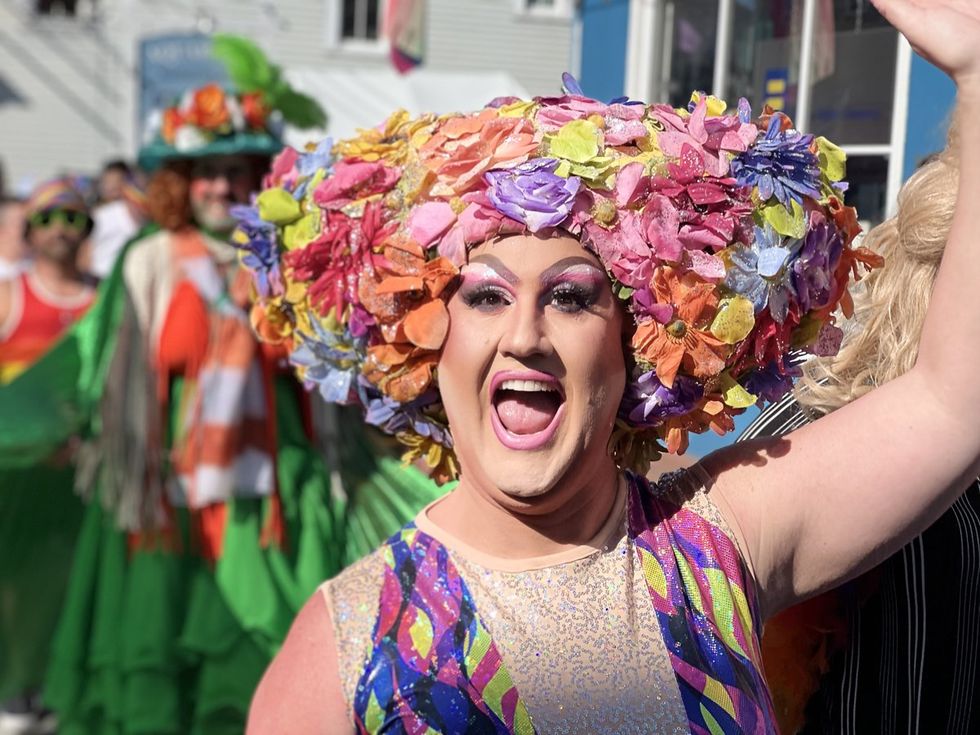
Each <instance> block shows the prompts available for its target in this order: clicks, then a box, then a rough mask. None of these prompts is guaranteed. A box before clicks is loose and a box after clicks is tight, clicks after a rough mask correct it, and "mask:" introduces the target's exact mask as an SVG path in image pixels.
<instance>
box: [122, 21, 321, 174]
mask: <svg viewBox="0 0 980 735" xmlns="http://www.w3.org/2000/svg"><path fill="white" fill-rule="evenodd" d="M212 54H213V55H214V56H215V57H216V58H217V59H218V60H219V61H221V62H222V63H223V64H224V66H225V67H226V69H227V71H228V75H229V77H230V78H231V81H232V84H233V85H234V88H235V89H234V91H230V92H227V91H225V89H223V88H222V87H221V85H219V84H216V83H211V84H205V85H203V86H201V87H198V88H197V89H191V90H188V91H187V92H185V93H184V95H183V96H182V97H181V98H180V99H179V100H178V101H177V102H176V103H175V104H174V105H172V106H170V107H166V108H164V109H162V110H156V111H154V112H153V113H152V114H151V115H150V116H149V118H148V120H147V125H146V130H145V134H144V137H145V139H146V144H145V145H144V147H143V148H142V149H141V150H140V155H139V158H140V165H141V166H143V167H144V168H151V169H152V168H155V167H156V166H157V165H159V163H160V162H161V161H163V160H165V159H168V158H180V157H193V156H203V155H215V154H235V153H251V154H258V155H267V156H272V155H275V154H276V153H278V152H279V151H280V150H281V149H282V143H281V138H282V129H283V124H284V123H286V122H288V123H292V124H293V125H296V126H297V127H299V128H309V127H323V126H324V125H325V124H326V119H327V118H326V115H325V113H324V112H323V109H322V108H321V107H320V105H319V104H317V103H316V102H315V101H314V100H312V99H311V98H309V97H307V96H305V95H302V94H300V93H298V92H296V91H295V90H293V89H292V88H291V87H290V86H289V84H288V83H286V81H285V80H284V79H283V78H282V72H281V70H280V69H279V67H277V66H275V65H274V64H272V63H270V62H269V60H268V59H267V58H266V56H265V54H264V53H263V52H262V50H261V49H259V47H258V46H256V45H255V44H254V43H252V42H251V41H249V40H248V39H245V38H241V37H238V36H231V35H217V36H215V37H214V38H213V39H212Z"/></svg>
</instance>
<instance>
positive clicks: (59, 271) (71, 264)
mask: <svg viewBox="0 0 980 735" xmlns="http://www.w3.org/2000/svg"><path fill="white" fill-rule="evenodd" d="M32 269H33V271H34V275H35V277H36V278H37V279H38V280H40V281H41V283H42V284H44V286H46V287H47V288H49V289H51V291H52V292H54V293H57V294H62V295H64V294H66V293H77V292H78V290H79V288H81V287H84V285H85V281H84V279H83V277H82V273H81V271H79V270H78V267H77V266H76V265H75V261H74V258H72V259H71V260H70V261H67V262H66V261H60V260H55V259H53V258H45V257H43V256H41V257H37V258H36V259H35V260H34V263H33V265H32Z"/></svg>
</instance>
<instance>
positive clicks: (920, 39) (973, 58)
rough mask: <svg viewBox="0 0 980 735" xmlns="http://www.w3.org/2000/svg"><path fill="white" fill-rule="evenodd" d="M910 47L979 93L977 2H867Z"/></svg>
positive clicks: (979, 18) (979, 11) (979, 14)
mask: <svg viewBox="0 0 980 735" xmlns="http://www.w3.org/2000/svg"><path fill="white" fill-rule="evenodd" d="M871 1H872V2H873V3H874V5H875V7H876V8H878V12H880V13H881V14H882V15H883V16H884V17H885V18H886V19H887V20H888V22H889V23H891V24H892V25H893V26H895V28H897V29H898V30H899V31H900V32H901V33H902V35H904V36H905V37H906V38H907V39H908V40H909V43H910V44H912V48H913V49H915V51H916V52H917V53H918V54H919V55H920V56H922V57H923V58H925V59H926V60H927V61H929V62H931V63H933V64H935V65H936V66H938V67H939V68H940V69H942V70H943V71H944V72H946V73H947V74H949V76H950V77H952V78H953V80H954V81H955V82H956V83H957V85H959V86H960V87H961V88H962V87H963V86H964V85H972V86H973V87H975V88H976V89H977V91H978V92H980V0H871Z"/></svg>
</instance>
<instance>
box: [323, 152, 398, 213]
mask: <svg viewBox="0 0 980 735" xmlns="http://www.w3.org/2000/svg"><path fill="white" fill-rule="evenodd" d="M400 175H401V174H400V173H399V172H398V171H397V170H396V169H394V168H390V167H389V166H386V165H385V164H384V163H382V162H381V161H371V162H368V161H350V162H348V161H340V162H339V163H337V165H336V166H334V169H333V174H332V175H331V176H329V177H327V178H326V179H324V181H323V182H322V183H321V184H320V185H319V186H318V187H317V188H316V191H315V192H314V193H313V201H315V202H316V203H317V204H319V205H320V206H321V207H323V208H324V209H327V210H331V209H343V208H344V207H346V206H347V205H348V204H350V203H351V202H352V201H354V200H355V199H362V198H364V197H368V196H371V195H373V194H384V193H385V192H388V191H390V190H391V188H392V187H393V186H394V185H395V184H396V183H397V182H398V178H399V177H400Z"/></svg>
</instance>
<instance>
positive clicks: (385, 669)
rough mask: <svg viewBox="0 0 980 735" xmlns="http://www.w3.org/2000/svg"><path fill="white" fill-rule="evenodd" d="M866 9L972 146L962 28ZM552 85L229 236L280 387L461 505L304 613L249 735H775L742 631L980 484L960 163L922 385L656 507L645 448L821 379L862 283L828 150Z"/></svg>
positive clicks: (840, 172)
mask: <svg viewBox="0 0 980 735" xmlns="http://www.w3.org/2000/svg"><path fill="white" fill-rule="evenodd" d="M875 4H876V5H877V6H878V7H879V8H880V9H881V11H882V12H883V13H884V14H885V15H886V16H887V17H888V19H889V20H890V21H891V22H892V23H893V24H894V25H895V26H896V27H898V28H899V29H900V30H901V31H902V32H904V33H905V34H906V35H907V36H908V37H909V39H910V41H911V42H912V44H913V45H914V46H915V47H916V48H917V49H919V51H920V52H921V53H923V54H924V55H925V56H926V57H927V58H930V59H931V60H932V61H933V62H934V63H936V64H937V65H939V66H940V67H942V68H943V69H945V70H946V71H948V72H949V73H950V74H951V76H952V77H953V78H954V79H955V80H956V82H957V83H958V84H959V87H960V100H959V111H960V112H959V114H960V115H962V116H963V117H964V119H965V120H972V119H975V118H976V116H977V114H980V50H978V49H980V45H978V43H977V41H978V39H980V11H978V10H977V9H976V8H975V6H972V5H968V4H967V3H966V2H959V1H958V0H945V1H943V2H933V3H930V4H929V6H928V8H926V7H925V4H924V3H923V4H919V3H917V2H913V1H912V0H876V3H875ZM566 89H567V90H568V92H569V93H568V94H566V95H565V96H563V97H557V98H539V99H536V100H531V101H524V100H518V99H499V100H495V101H494V102H493V103H491V104H490V105H489V106H488V107H487V108H485V109H484V110H481V111H479V112H477V113H473V114H467V115H448V116H444V117H435V116H423V117H421V118H417V119H410V118H408V116H407V115H404V114H397V115H395V116H393V117H392V118H390V119H389V120H388V121H387V123H385V125H383V126H381V127H379V128H377V129H375V130H371V131H365V132H364V133H363V134H362V135H361V136H360V137H358V138H357V139H354V140H346V141H340V142H338V143H337V144H335V145H334V146H333V147H332V148H331V149H329V150H323V151H320V154H321V155H322V158H321V160H320V161H318V163H319V166H314V165H312V164H313V162H312V161H311V160H310V158H309V156H311V155H313V152H310V151H308V152H305V153H296V152H293V153H289V154H287V155H285V156H283V157H281V158H280V159H279V160H278V161H277V163H276V165H274V169H273V175H272V177H271V179H270V181H269V184H270V186H269V187H268V188H267V190H266V191H264V192H263V193H262V194H261V195H260V196H259V198H258V200H257V202H256V205H257V212H256V213H254V216H252V217H250V218H249V219H248V221H247V222H246V223H245V225H244V226H245V228H246V229H247V230H248V231H249V234H250V238H249V241H248V243H247V244H243V247H245V248H246V250H248V251H249V253H250V254H251V255H252V256H253V261H252V262H256V263H258V262H261V264H262V265H261V267H258V268H256V275H257V276H258V277H259V278H260V279H265V280H267V281H268V283H269V284H270V287H269V290H268V293H267V295H266V297H265V298H264V299H263V308H264V309H265V313H266V316H267V318H268V321H269V323H270V324H274V325H278V329H279V330H280V331H279V334H281V335H282V336H283V339H285V340H286V343H287V344H288V345H289V347H290V349H292V350H294V351H296V352H301V354H302V355H303V357H304V358H305V359H304V365H303V368H302V369H303V371H304V374H305V376H306V378H307V380H314V381H316V380H319V381H321V382H323V383H325V384H329V386H330V387H331V388H332V389H333V390H334V391H335V393H333V395H334V397H335V398H337V399H338V400H342V401H346V402H355V403H359V404H361V405H362V406H363V407H364V408H365V409H366V418H367V420H368V421H369V422H373V423H376V424H379V425H382V426H384V427H385V428H388V429H389V430H390V431H391V432H392V433H396V434H399V435H401V437H402V439H403V440H404V441H405V443H406V444H408V445H409V457H417V458H421V459H422V460H423V461H424V462H425V463H426V464H427V465H428V466H429V467H430V468H431V469H432V471H433V474H434V475H435V476H437V477H441V478H449V477H457V476H458V478H459V485H458V487H457V488H456V489H455V490H454V491H453V492H451V493H450V494H448V495H447V496H446V497H445V498H442V499H440V500H437V501H435V502H434V503H432V504H431V505H430V506H428V507H427V508H426V509H425V510H423V511H422V512H421V513H420V514H419V515H418V516H417V517H416V520H415V521H414V522H412V523H410V524H408V525H406V526H405V527H404V528H403V529H402V530H401V531H400V532H398V533H397V534H395V535H394V536H392V537H391V538H390V539H389V540H388V541H387V542H386V543H385V544H383V545H382V546H381V548H379V549H378V551H377V552H375V553H374V554H371V555H369V556H368V557H366V558H365V559H364V560H362V561H361V562H359V563H357V564H355V565H354V566H352V567H351V568H349V569H348V570H346V571H345V572H344V573H342V574H341V575H339V576H337V577H335V578H334V579H332V580H330V581H329V582H327V583H326V584H324V585H323V586H322V587H321V589H320V592H319V593H318V594H317V595H315V596H314V597H313V598H312V599H311V600H310V601H309V603H308V604H307V605H306V607H305V608H304V609H303V611H302V612H301V613H300V615H299V616H298V618H297V620H296V622H295V623H294V626H293V628H292V631H291V633H290V635H289V637H288V639H287V642H286V644H285V646H284V648H283V650H282V652H281V653H280V654H279V656H278V657H277V659H276V661H275V662H274V663H273V665H272V666H271V667H270V669H269V671H268V672H267V674H266V676H265V678H264V680H263V683H262V684H261V686H260V688H259V690H258V692H257V694H256V697H255V700H254V702H253V707H252V712H251V717H250V730H251V732H254V733H273V732H291V733H302V732H311V733H312V732H332V733H333V732H354V731H357V732H440V733H462V732H487V733H489V732H496V733H509V732H516V733H530V732H573V733H587V732H588V733H591V732H616V733H632V732H636V733H641V732H642V733H649V732H694V733H709V732H711V733H720V732H723V733H736V732H753V733H767V732H775V731H776V723H775V719H774V716H773V708H772V704H771V698H770V695H769V691H768V688H767V685H766V681H765V677H764V673H763V670H762V666H761V656H760V651H759V633H760V628H761V625H762V622H763V620H765V619H766V617H767V616H769V615H771V614H772V613H773V612H775V611H777V610H779V609H781V608H783V607H785V606H786V605H788V604H791V603H793V602H794V601H797V600H800V599H802V598H805V597H807V596H809V595H812V594H814V593H816V592H818V591H820V590H822V589H825V588H827V587H829V586H830V585H833V584H837V583H839V582H840V581H842V580H843V579H846V578H849V577H852V576H853V575H855V574H858V573H860V572H861V571H863V570H865V569H867V568H869V567H870V566H872V565H873V564H875V563H876V562H877V561H879V560H881V559H883V558H884V557H886V556H887V555H889V554H890V553H892V552H893V551H894V550H896V549H897V548H899V547H900V546H901V545H902V544H903V543H904V542H905V541H906V540H907V539H909V538H911V537H912V536H913V535H915V534H916V533H918V532H920V531H921V530H922V529H923V528H924V527H926V526H927V525H928V524H929V523H930V522H931V521H933V520H934V519H935V518H936V517H938V516H939V515H940V514H941V513H942V512H943V510H944V509H945V508H946V507H948V506H949V505H950V503H952V502H953V500H954V498H955V497H956V495H957V494H958V492H959V491H960V490H961V489H962V488H963V487H964V486H965V485H966V484H967V483H966V479H967V478H969V477H974V476H976V474H977V469H978V465H980V439H978V437H977V433H976V431H975V430H974V426H973V423H974V421H975V416H976V414H977V410H978V409H980V383H978V382H977V380H976V376H975V369H974V365H975V364H976V362H977V359H978V357H980V355H977V354H976V353H977V350H978V349H980V347H978V345H980V323H978V322H977V320H976V318H975V314H976V311H977V309H978V307H980V304H978V303H977V300H978V299H980V296H978V293H977V289H976V283H977V279H978V278H980V259H978V258H977V257H976V252H975V251H976V248H977V243H976V236H975V234H974V227H973V217H972V206H973V204H972V203H973V202H975V201H977V200H978V197H980V141H977V140H976V138H975V136H970V137H969V138H964V141H963V147H962V169H961V175H960V189H959V202H958V208H957V212H956V215H955V221H954V224H953V227H952V231H951V233H950V238H949V245H948V248H947V250H946V253H945V257H944V263H943V265H942V269H941V272H940V274H939V276H938V278H937V280H936V290H935V295H934V297H933V300H932V303H931V305H930V308H929V315H928V317H927V321H926V324H925V326H924V327H923V331H922V340H921V344H920V348H919V360H918V363H917V364H916V366H915V367H914V368H913V369H912V370H910V371H909V372H908V373H906V374H905V375H903V376H901V377H900V378H897V379H896V380H894V381H892V382H890V383H888V384H887V385H885V386H883V387H881V388H880V389H878V390H875V391H873V392H871V393H869V394H868V395H867V396H864V397H862V398H860V399H858V400H857V401H855V402H854V403H853V404H851V405H849V406H845V407H843V408H841V409H840V410H839V411H836V412H835V413H833V414H832V415H830V416H828V417H827V418H825V419H823V420H821V421H820V422H818V423H816V424H814V425H811V426H808V427H806V428H804V429H802V430H801V431H800V432H798V433H797V434H794V435H793V436H792V437H790V438H786V439H781V440H763V441H758V442H754V443H747V444H742V445H736V446H733V447H729V448H727V449H725V450H722V451H721V452H718V453H716V454H714V455H711V456H709V457H707V458H705V459H704V460H702V461H701V462H700V463H699V464H698V465H695V466H694V467H693V468H691V469H690V470H685V471H681V472H680V473H677V474H674V475H672V476H669V477H667V478H665V479H662V480H661V481H660V482H659V483H657V484H656V485H655V486H650V485H649V484H648V483H647V482H646V481H645V480H643V479H642V475H641V474H636V473H635V471H636V470H639V471H640V472H642V471H645V469H646V468H647V466H648V465H649V462H650V460H651V459H653V458H654V457H655V455H656V453H657V452H658V451H659V449H658V448H659V447H661V446H662V445H661V443H660V442H662V443H663V445H665V448H666V449H668V450H671V451H679V450H682V449H683V448H684V444H685V441H686V436H687V433H688V432H689V431H701V430H704V429H706V428H709V427H710V428H713V429H716V430H719V431H724V430H726V429H730V428H731V416H732V415H733V414H734V413H735V412H736V411H738V410H740V409H741V408H743V407H745V406H748V405H751V404H752V403H754V402H757V401H759V400H772V399H774V398H776V397H778V396H779V395H780V394H783V393H785V392H786V391H787V390H788V389H789V387H790V382H791V381H790V376H791V374H792V372H793V371H792V366H791V365H790V364H789V362H788V355H789V353H790V352H791V351H792V350H793V349H805V350H809V351H810V352H812V353H814V354H818V355H827V354H833V353H834V352H835V351H836V349H837V348H838V346H839V344H840V338H841V331H840V328H839V326H837V324H835V316H834V315H835V313H837V310H838V307H839V308H840V309H841V310H842V311H843V312H844V313H845V314H846V313H848V312H849V310H850V297H849V295H848V291H847V288H848V285H849V282H850V280H851V279H852V277H853V276H854V274H855V273H859V272H861V271H862V270H863V268H864V265H863V263H869V264H870V263H873V258H872V256H871V254H870V253H867V252H865V251H862V250H861V249H859V248H856V247H855V246H854V244H853V238H854V236H855V234H856V232H857V226H856V218H855V213H854V211H853V210H851V209H849V208H847V207H846V206H844V205H843V203H842V201H841V199H842V197H843V192H844V190H845V186H843V183H842V180H843V176H844V173H845V172H844V165H843V164H844V161H843V155H842V154H841V152H840V150H839V149H838V148H837V147H836V146H834V145H833V144H832V143H831V142H829V141H827V140H825V139H822V138H814V137H812V136H809V135H803V134H801V133H798V132H797V131H795V130H794V129H793V127H792V125H791V123H790V121H789V120H788V119H787V118H786V117H785V116H784V115H781V114H778V113H772V112H771V111H767V110H764V111H761V114H759V115H755V116H754V115H753V114H752V112H751V110H750V109H749V107H748V104H747V103H742V104H740V105H739V107H738V110H737V112H735V113H728V112H726V111H725V107H724V105H723V103H721V102H720V101H719V100H716V99H712V98H708V97H705V96H703V95H699V94H695V95H694V96H693V98H692V100H691V103H690V105H689V106H688V107H687V108H686V109H682V110H675V109H673V108H671V107H669V106H665V105H654V106H644V105H640V104H633V103H629V102H624V101H622V100H620V101H616V102H613V103H610V104H604V103H600V102H596V101H595V100H590V99H588V98H585V97H584V96H582V95H581V93H580V90H578V89H577V87H576V85H575V83H574V80H571V79H566ZM886 427H887V429H888V430H889V431H890V434H889V436H888V438H887V440H886V441H882V436H883V432H885V430H886ZM930 442H936V443H941V444H942V445H943V446H944V448H945V456H944V461H943V462H942V463H939V464H937V463H936V462H934V461H928V460H931V459H932V458H933V457H934V456H935V455H934V453H933V452H931V451H929V448H928V447H924V446H923V445H924V444H928V443H930Z"/></svg>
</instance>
